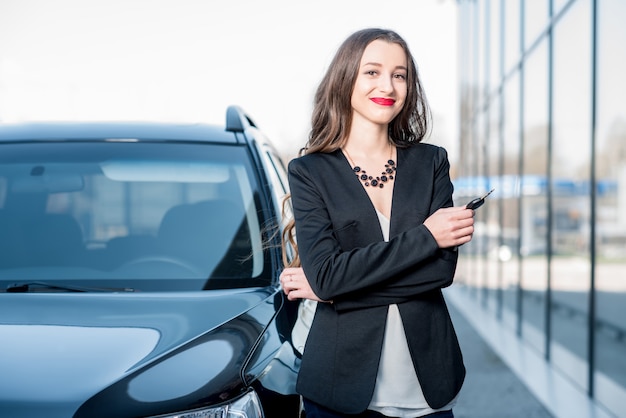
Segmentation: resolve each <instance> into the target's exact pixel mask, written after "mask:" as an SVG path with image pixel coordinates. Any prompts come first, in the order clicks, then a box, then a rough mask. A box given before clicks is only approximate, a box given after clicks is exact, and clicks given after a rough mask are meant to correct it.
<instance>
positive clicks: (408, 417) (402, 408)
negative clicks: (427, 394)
mask: <svg viewBox="0 0 626 418" xmlns="http://www.w3.org/2000/svg"><path fill="white" fill-rule="evenodd" d="M376 213H377V214H378V220H379V222H380V227H381V229H382V231H383V237H384V238H385V241H389V226H390V221H389V219H387V217H385V215H383V214H382V213H380V212H379V211H378V210H377V211H376ZM455 401H456V398H455V399H453V400H452V401H451V402H450V403H449V404H448V405H446V406H444V407H443V408H441V409H432V408H430V407H429V406H428V403H427V402H426V399H425V398H424V393H423V392H422V387H421V386H420V383H419V380H418V379H417V374H416V373H415V368H414V367H413V361H412V360H411V354H410V353H409V347H408V344H407V341H406V334H405V333H404V327H403V326H402V318H401V317H400V311H399V310H398V305H395V304H393V305H389V311H388V315H387V324H386V327H385V336H384V340H383V349H382V354H381V358H380V364H379V366H378V375H377V376H376V386H375V388H374V395H373V396H372V400H371V401H370V404H369V408H368V409H371V410H374V411H378V412H380V413H381V414H383V415H387V416H393V417H400V418H412V417H421V416H423V415H427V414H432V413H433V412H437V411H445V410H449V409H452V406H453V405H454V403H455Z"/></svg>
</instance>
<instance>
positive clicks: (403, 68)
mask: <svg viewBox="0 0 626 418" xmlns="http://www.w3.org/2000/svg"><path fill="white" fill-rule="evenodd" d="M366 65H373V66H375V67H382V66H383V64H381V63H378V62H364V63H363V66H364V67H365V66H366ZM395 68H396V70H405V71H406V70H407V67H406V66H404V65H396V67H395Z"/></svg>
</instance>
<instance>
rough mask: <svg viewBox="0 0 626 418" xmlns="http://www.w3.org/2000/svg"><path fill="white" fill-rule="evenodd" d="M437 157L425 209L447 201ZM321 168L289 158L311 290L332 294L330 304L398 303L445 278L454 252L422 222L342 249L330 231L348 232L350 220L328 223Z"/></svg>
mask: <svg viewBox="0 0 626 418" xmlns="http://www.w3.org/2000/svg"><path fill="white" fill-rule="evenodd" d="M441 157H442V156H441V155H439V159H440V160H441V161H440V162H439V164H438V165H437V170H436V172H435V178H433V179H432V181H433V182H434V188H433V190H434V192H433V196H432V197H431V205H430V209H429V210H430V211H431V212H434V211H435V210H436V209H438V208H439V207H442V206H445V205H448V206H450V205H451V204H452V198H451V183H450V179H449V175H448V171H449V170H448V167H449V165H448V162H447V158H446V157H445V151H444V152H443V158H441ZM323 172H324V170H319V167H316V166H315V164H312V163H311V159H306V160H305V159H295V160H292V161H291V162H290V164H289V183H290V189H291V197H292V203H293V209H294V216H295V220H296V236H297V240H298V248H299V251H300V257H301V260H302V266H303V268H304V271H305V274H306V276H307V278H308V280H309V283H310V284H311V288H312V289H313V291H314V292H315V294H316V295H318V296H319V297H320V298H321V299H324V300H333V301H334V302H335V309H338V310H341V309H354V308H358V307H366V306H378V305H385V304H389V303H399V302H402V301H404V300H407V299H410V298H411V296H412V295H417V294H420V293H424V292H428V291H431V290H433V289H437V288H441V287H444V286H448V285H449V284H450V283H451V280H452V277H453V275H454V268H455V266H456V255H455V254H453V253H451V252H449V251H445V250H441V249H439V248H438V246H437V243H436V241H435V239H434V238H433V236H432V235H431V234H430V232H429V231H428V229H427V228H426V227H425V226H424V225H423V224H419V225H416V226H413V227H410V228H407V229H406V230H404V231H402V232H400V233H399V234H397V235H395V236H393V237H392V238H391V239H390V240H389V241H387V242H385V241H380V240H379V241H375V242H371V243H369V244H367V245H364V246H361V247H357V248H353V249H351V250H349V251H343V250H342V249H341V246H340V244H339V242H338V240H337V237H336V234H337V233H347V234H349V233H350V231H349V228H350V225H348V226H347V227H346V228H347V230H346V231H337V230H335V229H333V225H332V220H331V216H330V213H329V210H328V207H329V206H332V205H329V200H331V199H333V195H332V193H333V190H332V186H326V187H324V185H325V182H324V179H323V177H322V176H323ZM446 179H447V180H446ZM334 181H337V180H336V179H335V180H334ZM320 184H321V185H322V186H320ZM329 189H331V190H329ZM335 192H336V190H335ZM335 198H336V197H335Z"/></svg>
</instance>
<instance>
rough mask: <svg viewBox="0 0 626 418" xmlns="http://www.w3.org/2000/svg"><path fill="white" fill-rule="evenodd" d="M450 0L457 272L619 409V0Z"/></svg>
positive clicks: (461, 281)
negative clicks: (466, 218)
mask: <svg viewBox="0 0 626 418" xmlns="http://www.w3.org/2000/svg"><path fill="white" fill-rule="evenodd" d="M457 3H458V16H459V69H458V71H459V83H460V86H459V87H460V91H461V93H460V94H461V96H460V98H461V101H460V111H459V115H460V125H459V126H460V132H459V140H460V145H459V146H460V148H459V159H458V161H457V163H456V165H455V167H454V173H453V182H454V184H455V202H456V203H457V204H461V203H464V202H465V201H466V200H467V201H469V200H471V199H472V198H474V197H476V196H479V195H481V194H484V193H486V192H487V191H489V190H490V189H492V188H494V189H495V191H494V192H493V193H492V195H491V196H490V197H489V198H488V200H487V203H486V204H485V205H484V206H482V207H481V208H480V209H478V210H477V212H476V218H475V219H476V232H475V235H474V239H473V241H472V242H471V243H470V244H468V245H466V246H463V247H462V248H461V253H460V254H461V261H460V262H459V269H458V271H457V279H456V280H457V281H456V282H457V284H458V285H459V287H461V288H462V290H463V292H467V293H468V295H469V296H470V297H471V298H472V299H474V300H475V301H476V302H477V303H479V304H480V305H481V306H482V307H483V308H484V309H485V310H487V311H489V312H490V314H493V315H494V316H495V317H496V318H497V320H498V321H500V322H501V323H502V326H505V327H509V328H511V329H512V330H514V332H515V333H516V334H517V335H518V336H519V339H520V341H521V343H523V344H527V345H529V346H530V347H532V348H533V349H534V350H536V351H537V352H539V353H540V355H541V356H543V357H544V358H545V359H546V360H547V361H548V362H549V363H550V364H551V365H552V366H553V367H554V368H555V369H558V371H559V372H561V373H563V374H564V375H566V376H567V377H568V378H569V379H571V380H572V381H573V382H575V383H576V384H577V385H578V386H580V388H581V390H583V391H585V392H586V393H587V394H588V395H589V396H590V397H591V398H593V399H594V400H596V401H597V402H598V403H599V404H601V405H603V406H604V407H605V408H606V409H608V410H609V411H611V412H612V413H614V414H615V415H616V416H626V415H625V414H626V403H625V400H626V76H625V75H626V47H625V45H626V1H624V0H569V1H568V0H474V1H472V0H459V1H458V2H457Z"/></svg>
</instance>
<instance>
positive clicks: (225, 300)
mask: <svg viewBox="0 0 626 418" xmlns="http://www.w3.org/2000/svg"><path fill="white" fill-rule="evenodd" d="M272 295H273V292H272V291H271V289H270V290H268V289H256V290H238V291H210V292H177V293H168V294H164V293H145V294H141V293H135V294H95V293H88V294H85V293H80V294H79V293H69V294H65V293H46V294H33V293H28V294H2V295H0V341H2V343H1V344H0V412H2V413H4V412H11V413H12V414H13V415H12V416H30V415H32V416H41V415H37V411H38V412H39V414H40V413H41V411H46V410H47V411H48V412H49V414H46V416H57V415H58V416H72V415H74V413H75V411H76V410H77V409H78V408H79V407H80V406H81V405H82V404H83V403H84V402H85V401H87V400H88V399H90V398H92V397H94V396H95V398H96V399H97V398H98V396H104V395H102V393H104V394H105V395H106V392H107V391H113V392H116V393H117V392H120V391H121V392H123V395H122V397H123V398H126V399H127V400H128V402H130V403H134V404H137V405H139V404H146V403H151V402H152V403H154V402H156V403H161V404H162V403H163V402H168V401H171V400H172V399H181V398H184V397H186V396H187V397H188V396H190V394H192V393H193V392H194V391H197V390H199V389H200V388H203V387H204V393H205V396H206V393H207V390H208V388H207V387H206V385H207V382H208V381H209V380H215V379H214V377H215V376H221V381H222V383H221V384H223V385H231V386H232V385H234V384H235V383H233V382H234V381H237V379H239V378H240V375H241V373H242V370H241V369H242V366H241V364H242V361H241V359H240V357H241V356H242V355H244V356H245V355H246V354H247V353H248V352H249V351H250V350H251V349H252V347H253V346H254V343H255V341H256V340H257V339H258V338H259V336H260V335H261V333H262V329H263V326H264V325H265V322H267V321H269V320H271V315H273V312H274V309H273V307H272V306H271V303H269V305H270V307H272V309H265V308H263V309H260V308H256V309H255V307H259V306H261V307H262V306H264V305H268V303H267V301H269V302H273V298H272ZM264 302H265V303H264ZM268 315H269V316H270V317H269V318H268ZM233 324H234V325H233ZM222 327H225V328H229V330H228V331H227V334H228V335H229V336H231V335H232V334H233V327H234V329H236V332H235V333H236V334H237V333H238V335H239V334H241V335H244V337H237V341H239V342H238V343H235V345H237V344H239V346H238V347H235V345H233V341H231V339H232V338H231V337H228V338H226V339H224V338H221V337H215V335H218V334H219V332H218V331H219V330H220V329H221V328H222ZM248 328H249V329H248ZM242 329H243V331H242ZM212 335H213V336H214V337H211V336H212ZM235 349H237V350H243V354H240V353H237V352H235ZM233 365H234V366H235V367H233ZM183 370H184V371H183ZM154 379H156V380H157V381H158V382H159V383H158V384H157V383H155V381H154ZM164 379H171V381H172V382H177V383H176V384H175V385H174V384H172V385H168V384H167V381H166V382H164V381H163V380H164ZM218 380H219V379H218ZM215 384H219V383H215ZM219 389H220V388H211V389H210V390H219ZM119 396H120V394H119V393H117V394H116V395H115V397H116V398H117V399H118V400H120V399H119ZM105 397H106V396H105ZM128 402H126V403H127V405H125V406H124V408H125V409H127V410H132V408H133V405H128ZM96 403H97V402H96ZM137 405H135V406H137ZM94 407H95V408H96V409H97V407H98V406H97V405H95V406H94ZM137 408H138V407H137ZM141 410H142V411H145V409H141ZM155 410H157V409H155ZM53 411H56V412H58V414H55V413H53ZM138 411H139V409H138ZM109 412H111V411H109ZM89 415H90V416H96V415H97V414H94V413H93V411H91V413H89Z"/></svg>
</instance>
